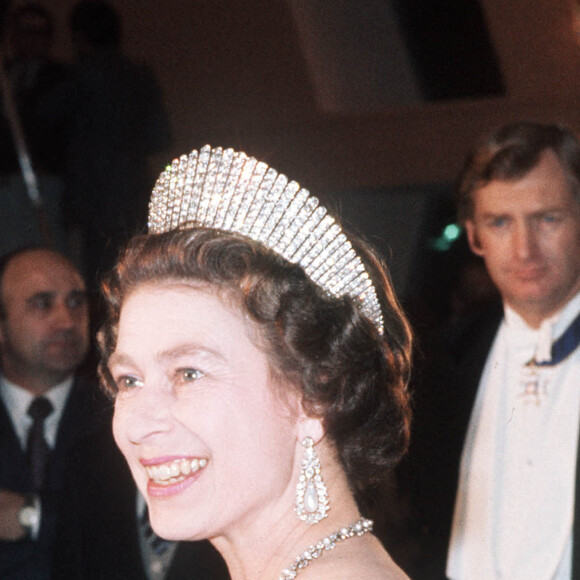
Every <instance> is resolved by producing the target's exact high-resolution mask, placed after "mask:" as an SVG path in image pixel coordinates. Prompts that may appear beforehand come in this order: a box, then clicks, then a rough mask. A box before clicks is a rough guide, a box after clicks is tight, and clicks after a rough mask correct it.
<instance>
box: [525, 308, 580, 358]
mask: <svg viewBox="0 0 580 580" xmlns="http://www.w3.org/2000/svg"><path fill="white" fill-rule="evenodd" d="M579 343H580V314H578V316H576V318H575V319H574V320H573V321H572V322H571V324H570V326H568V328H567V329H566V330H565V331H564V334H562V336H561V337H560V338H559V339H558V340H556V341H555V342H554V344H552V353H551V354H552V358H551V359H550V360H547V361H543V362H535V361H534V362H533V364H534V365H536V366H554V365H557V364H560V363H561V362H562V361H563V360H564V359H565V358H567V357H568V356H570V355H571V354H572V353H573V352H574V351H575V350H576V348H577V346H578V344H579Z"/></svg>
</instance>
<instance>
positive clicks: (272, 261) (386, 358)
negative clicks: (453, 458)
mask: <svg viewBox="0 0 580 580" xmlns="http://www.w3.org/2000/svg"><path fill="white" fill-rule="evenodd" d="M357 246H358V247H357V250H358V253H359V255H361V256H362V257H363V259H364V260H365V261H366V262H367V264H368V268H369V270H370V271H371V272H372V274H371V275H374V277H375V280H374V282H375V285H376V287H377V290H378V294H379V296H380V298H381V300H382V306H383V311H384V317H385V331H384V335H382V336H381V335H380V334H379V332H378V330H377V329H376V328H375V326H374V325H373V323H372V322H371V321H370V320H369V319H367V318H366V317H364V316H363V315H362V314H361V313H360V311H359V309H358V308H357V306H356V305H355V303H354V301H353V300H352V299H350V298H341V299H336V298H333V297H329V296H328V295H326V294H325V293H324V291H323V290H322V289H320V288H319V287H318V286H317V285H315V284H314V283H313V282H312V281H311V280H310V279H309V278H308V277H307V276H306V274H305V273H304V271H303V269H302V268H301V267H300V266H298V265H295V264H291V263H289V262H287V261H286V260H284V259H283V258H281V257H279V256H277V255H275V254H274V253H273V252H271V251H270V250H268V249H266V248H265V247H264V246H262V245H261V244H259V243H256V242H253V241H252V240H249V239H247V238H245V237H242V236H239V235H236V234H230V233H224V232H220V231H216V230H211V229H203V228H197V229H189V230H183V231H173V232H168V233H164V234H157V235H147V236H140V237H137V238H134V239H133V240H132V241H131V242H130V244H129V246H128V247H127V249H126V251H125V253H124V255H123V257H122V258H121V260H120V262H119V264H118V266H117V267H116V269H115V270H114V271H113V272H112V273H111V274H110V276H109V278H108V280H106V281H105V283H104V285H103V287H104V293H105V298H106V301H107V305H108V318H107V321H106V323H105V325H104V326H103V328H102V329H101V331H100V332H99V345H100V348H101V351H102V360H101V363H100V369H99V372H100V376H101V379H102V382H103V385H104V387H105V389H107V390H108V391H109V393H112V394H114V391H115V389H116V387H115V385H114V382H113V379H112V377H111V375H110V372H109V370H108V366H107V363H108V360H109V357H110V355H111V353H112V352H113V351H114V350H115V347H116V340H117V330H118V323H119V316H120V311H121V308H122V306H123V303H124V301H125V300H126V299H127V297H128V296H129V295H130V294H131V292H133V291H134V290H135V289H136V288H137V287H139V286H140V285H142V284H145V283H164V282H175V281H183V282H185V283H192V282H194V283H195V284H202V285H207V286H208V287H211V288H216V289H218V290H219V291H220V292H221V293H225V295H226V296H228V298H230V297H232V298H233V300H234V301H235V303H236V304H239V306H240V307H241V308H242V310H243V312H244V313H246V315H248V316H249V318H250V320H252V321H253V322H254V323H255V324H256V326H257V328H258V329H259V337H260V346H261V348H263V349H264V351H265V352H266V355H267V356H268V359H269V361H270V365H271V367H272V369H273V371H274V372H275V373H279V376H282V377H283V378H285V379H286V380H287V382H288V383H289V384H292V385H294V386H296V388H298V389H300V391H301V394H302V399H303V405H304V409H305V411H306V412H307V413H308V414H310V415H311V416H317V417H321V418H322V419H323V423H324V427H325V430H326V433H327V435H328V437H329V438H330V439H331V440H332V441H333V442H334V444H335V446H336V449H337V452H338V457H339V459H340V461H341V463H342V465H343V467H344V469H345V472H346V474H347V476H348V479H349V481H350V484H351V486H352V488H353V490H354V491H355V493H357V492H363V491H364V490H365V488H367V487H369V486H373V485H375V484H379V483H380V482H381V480H382V479H383V478H384V477H385V475H386V471H387V470H388V469H389V468H390V467H392V466H393V465H394V464H395V463H396V462H397V461H398V460H399V459H400V457H401V456H402V455H403V454H404V453H405V451H406V449H407V445H408V440H409V428H410V408H409V400H408V391H407V382H408V376H409V360H410V348H411V346H410V342H411V339H410V331H409V326H408V323H407V321H406V319H405V318H404V316H403V314H402V312H401V309H400V307H399V305H398V303H397V301H396V298H395V296H394V293H393V290H392V287H391V285H390V283H389V281H388V279H387V276H386V272H385V270H384V269H383V268H382V266H381V265H380V263H379V262H378V260H377V259H375V258H374V255H373V254H372V252H371V251H370V250H368V249H367V248H366V246H365V245H364V244H362V243H361V244H357Z"/></svg>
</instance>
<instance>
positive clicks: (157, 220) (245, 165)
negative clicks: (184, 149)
mask: <svg viewBox="0 0 580 580" xmlns="http://www.w3.org/2000/svg"><path fill="white" fill-rule="evenodd" d="M148 225H149V232H150V233H152V234H156V233H162V232H167V231H170V230H174V229H178V228H181V229H183V228H187V227H195V226H201V227H207V228H213V229H219V230H222V231H226V232H234V233H237V234H240V235H244V236H247V237H249V238H251V239H253V240H255V241H257V242H260V243H262V244H263V245H265V246H266V247H268V248H269V249H270V250H271V251H273V252H275V253H277V254H279V255H280V256H282V257H283V258H284V259H286V260H288V261H289V262H291V263H294V264H298V265H300V266H301V267H302V268H303V269H304V271H305V272H306V275H307V276H308V277H309V278H310V279H311V280H312V281H313V282H314V283H315V284H317V285H318V286H319V287H321V288H322V289H323V290H324V291H325V292H326V293H327V294H329V295H331V296H334V297H337V298H340V297H342V296H350V297H351V298H352V299H353V300H354V302H355V303H356V305H357V306H358V307H359V308H360V310H361V312H362V313H363V314H364V315H365V316H367V317H368V318H369V319H370V320H371V321H372V322H373V323H374V325H375V326H376V328H377V329H378V331H379V332H380V333H381V334H382V332H383V315H382V312H381V308H380V305H379V300H378V297H377V293H376V289H375V288H374V286H373V284H372V282H371V279H370V277H369V275H368V272H367V271H366V269H365V266H364V264H363V262H362V261H361V259H360V258H359V257H358V256H357V254H356V252H355V251H354V249H353V247H352V245H351V243H350V242H349V241H348V239H347V238H346V236H345V235H344V233H343V232H342V229H341V227H340V225H339V224H338V223H337V222H336V221H335V220H334V218H333V217H332V216H331V215H330V214H328V212H327V211H326V208H324V207H322V206H321V205H320V204H319V201H318V199H317V198H316V197H314V196H312V195H310V193H309V191H308V190H307V189H304V188H301V187H300V185H299V184H298V183H296V182H295V181H288V178H287V177H286V176H285V175H283V174H281V173H278V172H277V171H276V170H275V169H273V168H271V167H269V166H268V165H267V164H266V163H263V162H260V161H258V160H257V159H255V158H253V157H248V156H247V155H246V154H245V153H242V152H236V151H234V150H233V149H222V148H221V147H217V148H215V149H212V148H211V147H210V146H209V145H206V146H204V147H202V148H201V149H200V150H199V152H198V151H193V152H192V153H190V154H189V155H188V156H185V155H184V156H182V157H180V158H178V159H176V160H175V161H173V162H172V164H171V165H170V166H168V167H167V168H166V169H165V171H164V172H163V173H162V174H161V175H160V176H159V179H158V180H157V182H156V184H155V187H154V188H153V193H152V194H151V201H150V203H149V220H148Z"/></svg>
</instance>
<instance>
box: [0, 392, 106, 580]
mask: <svg viewBox="0 0 580 580" xmlns="http://www.w3.org/2000/svg"><path fill="white" fill-rule="evenodd" d="M107 407H110V404H108V403H106V402H105V400H104V398H103V397H102V396H101V395H100V394H99V392H98V391H97V389H96V388H95V387H93V386H92V385H91V384H89V383H84V382H81V381H76V382H75V384H74V385H73V388H72V390H71V393H70V395H69V398H68V400H67V403H66V406H65V408H64V411H63V415H62V417H61V420H60V423H59V426H58V432H57V439H56V444H55V447H54V449H53V450H52V451H51V455H50V458H49V463H48V466H47V476H46V478H47V481H46V485H45V489H44V490H43V492H42V494H41V505H42V520H41V527H40V531H39V535H38V538H37V539H36V540H35V541H33V540H30V539H25V540H22V541H17V542H0V578H2V579H3V580H12V579H14V580H47V579H49V578H51V577H52V576H51V573H50V567H51V557H52V550H53V545H54V538H55V533H56V527H57V522H58V518H59V515H60V514H61V513H62V509H63V505H66V501H65V500H64V498H63V497H62V495H63V494H62V490H63V486H64V473H65V464H66V462H67V455H68V453H69V451H70V450H71V448H72V447H73V445H77V444H79V442H80V441H82V440H83V439H84V438H85V437H88V436H89V435H90V434H91V433H92V432H93V430H95V429H98V425H99V422H100V421H102V420H104V419H105V417H109V416H110V414H109V413H108V410H107ZM0 488H4V489H8V490H11V491H15V492H19V493H31V492H33V488H32V480H31V473H30V468H29V466H28V463H27V461H26V456H25V454H24V452H23V451H22V448H21V446H20V442H19V441H18V438H17V436H16V433H15V432H14V429H13V427H12V421H11V420H10V417H9V415H8V411H7V409H6V408H5V406H4V404H2V402H1V401H0Z"/></svg>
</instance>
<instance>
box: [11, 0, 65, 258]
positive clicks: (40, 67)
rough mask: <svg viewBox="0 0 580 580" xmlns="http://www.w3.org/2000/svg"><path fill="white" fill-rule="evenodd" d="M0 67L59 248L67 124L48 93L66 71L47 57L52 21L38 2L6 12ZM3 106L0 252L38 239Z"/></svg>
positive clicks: (59, 83)
mask: <svg viewBox="0 0 580 580" xmlns="http://www.w3.org/2000/svg"><path fill="white" fill-rule="evenodd" d="M5 32H6V34H5V36H6V39H5V43H4V44H5V49H6V52H7V57H6V59H5V61H4V68H5V73H6V76H7V79H8V80H9V86H10V89H11V92H12V96H13V101H14V103H15V109H14V113H13V114H14V115H16V116H17V118H18V121H19V122H20V125H21V127H22V132H23V134H24V140H25V144H26V146H27V149H28V153H29V155H30V158H31V162H32V166H33V169H34V171H35V172H36V176H37V181H38V185H39V190H40V195H41V198H42V200H43V202H44V206H45V212H46V214H47V218H48V222H49V224H50V230H51V232H50V233H51V235H52V238H53V239H52V242H55V243H56V244H57V246H58V247H59V248H60V249H62V250H64V248H65V237H64V230H63V227H62V225H63V224H62V214H61V200H62V193H63V188H64V181H63V180H64V167H65V161H66V150H67V139H68V136H67V135H68V133H67V131H68V127H67V119H66V118H63V117H62V116H60V115H55V114H54V111H53V110H52V103H51V97H52V94H53V92H54V91H55V90H58V89H59V88H60V87H62V86H63V85H65V84H66V81H67V80H68V79H69V71H68V70H67V68H66V67H65V66H64V65H63V64H62V63H59V62H57V61H56V60H54V59H53V58H52V56H51V48H52V42H53V35H54V21H53V17H52V15H51V14H50V12H49V11H48V10H47V9H46V8H45V7H44V6H43V5H42V4H39V3H37V2H29V3H25V4H20V5H19V6H17V7H16V8H15V9H14V10H12V11H11V12H8V18H7V26H6V30H5ZM4 96H5V95H4V94H2V98H3V99H4ZM9 116H10V113H9V111H8V110H7V109H6V107H5V103H3V106H2V108H1V114H0V190H1V191H2V195H1V196H0V204H1V205H0V211H1V213H2V215H9V216H10V218H11V219H10V220H9V221H8V220H5V221H4V223H3V228H2V231H1V232H0V253H6V252H9V251H12V250H15V249H16V248H18V247H21V246H22V245H27V244H34V243H42V242H46V241H47V240H43V239H42V237H41V235H40V232H39V227H38V224H37V222H36V220H35V218H34V216H33V214H32V210H31V206H30V202H29V200H28V198H27V193H26V190H25V189H24V182H23V179H22V175H21V169H20V164H19V157H18V151H17V147H16V145H15V136H14V133H13V128H12V127H11V123H10V118H9Z"/></svg>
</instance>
